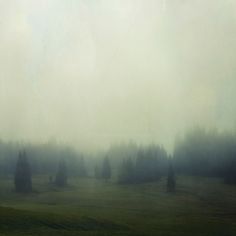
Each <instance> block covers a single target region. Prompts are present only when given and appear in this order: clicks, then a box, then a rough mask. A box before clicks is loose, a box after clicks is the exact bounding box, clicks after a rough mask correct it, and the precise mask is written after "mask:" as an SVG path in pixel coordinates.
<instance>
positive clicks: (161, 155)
mask: <svg viewBox="0 0 236 236" xmlns="http://www.w3.org/2000/svg"><path fill="white" fill-rule="evenodd" d="M166 166H167V154H166V151H165V150H164V149H163V148H161V147H159V146H150V147H148V148H140V150H139V151H138V152H137V155H136V157H135V158H125V159H124V160H123V161H122V164H121V166H120V168H119V176H118V178H119V182H120V183H145V182H152V181H157V180H159V179H160V178H161V176H163V175H165V171H166Z"/></svg>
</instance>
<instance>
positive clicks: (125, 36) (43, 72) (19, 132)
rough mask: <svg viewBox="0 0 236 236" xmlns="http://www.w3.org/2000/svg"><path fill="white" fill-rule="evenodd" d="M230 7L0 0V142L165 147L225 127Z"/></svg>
mask: <svg viewBox="0 0 236 236" xmlns="http://www.w3.org/2000/svg"><path fill="white" fill-rule="evenodd" d="M235 91H236V2H235V1H234V0H166V1H163V0H83V1H82V0H40V1H32V0H7V1H6V0H0V137H1V138H2V139H5V140H16V141H17V140H24V141H31V142H45V141H47V140H50V139H55V140H58V141H62V142H66V143H69V144H71V145H73V146H75V147H79V148H84V149H89V148H93V149H94V148H104V147H108V146H109V145H110V144H114V143H116V142H128V141H130V140H133V141H137V142H138V143H143V144H147V143H150V142H157V143H161V144H163V145H164V146H166V147H167V148H169V149H171V148H172V147H173V143H174V139H175V137H176V135H177V134H178V133H181V132H184V131H185V130H186V129H188V128H189V127H192V126H195V125H201V126H206V127H219V128H220V129H234V128H235V121H236V119H235V117H236V105H235V101H236V99H235V98H236V95H235V94H236V93H235Z"/></svg>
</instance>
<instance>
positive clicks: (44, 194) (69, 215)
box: [0, 176, 236, 236]
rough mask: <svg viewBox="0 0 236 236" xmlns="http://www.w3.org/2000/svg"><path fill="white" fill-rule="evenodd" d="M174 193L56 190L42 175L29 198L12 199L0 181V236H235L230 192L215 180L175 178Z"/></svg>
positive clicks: (75, 183)
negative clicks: (175, 188) (175, 189)
mask: <svg viewBox="0 0 236 236" xmlns="http://www.w3.org/2000/svg"><path fill="white" fill-rule="evenodd" d="M177 181H178V188H177V191H176V193H175V194H171V193H166V181H165V179H164V178H163V179H162V180H161V181H159V182H157V183H149V184H136V185H119V184H117V183H115V182H112V181H102V180H95V179H92V178H86V179H79V178H78V179H71V181H70V185H69V186H68V187H67V188H65V189H63V190H61V189H58V188H55V187H53V186H50V185H48V184H45V183H47V176H41V177H36V178H34V179H33V183H34V186H35V187H34V193H32V194H30V195H22V194H17V193H15V192H14V191H13V189H14V188H13V185H12V179H5V180H1V182H0V183H1V189H0V201H1V209H0V235H51V234H54V235H221V236H222V235H236V187H235V186H227V185H224V184H223V183H222V180H221V179H218V178H203V177H184V176H178V177H177Z"/></svg>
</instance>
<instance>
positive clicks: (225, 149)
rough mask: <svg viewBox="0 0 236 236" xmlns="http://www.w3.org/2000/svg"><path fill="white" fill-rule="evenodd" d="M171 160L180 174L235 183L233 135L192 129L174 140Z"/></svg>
mask: <svg viewBox="0 0 236 236" xmlns="http://www.w3.org/2000/svg"><path fill="white" fill-rule="evenodd" d="M173 160H174V166H175V169H176V171H177V173H179V174H186V175H198V176H213V177H221V178H223V179H224V181H225V183H229V184H236V135H235V134H234V133H226V132H224V133H220V132H218V131H217V130H206V129H203V128H194V129H192V130H190V131H189V132H187V133H186V135H185V136H184V137H182V138H179V139H178V140H177V141H176V145H175V150H174V158H173Z"/></svg>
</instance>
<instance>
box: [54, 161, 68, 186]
mask: <svg viewBox="0 0 236 236" xmlns="http://www.w3.org/2000/svg"><path fill="white" fill-rule="evenodd" d="M55 185H56V186H58V187H65V186H66V185H67V168H66V163H65V160H64V159H62V160H61V161H60V162H59V166H58V171H57V174H56V179H55Z"/></svg>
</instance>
